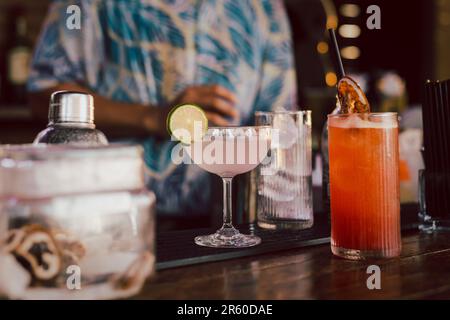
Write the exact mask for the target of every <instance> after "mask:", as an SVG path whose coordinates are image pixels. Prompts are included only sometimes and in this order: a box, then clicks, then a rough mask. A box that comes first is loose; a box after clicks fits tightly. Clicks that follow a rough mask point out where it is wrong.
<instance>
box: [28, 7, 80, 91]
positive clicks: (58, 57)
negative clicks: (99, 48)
mask: <svg viewBox="0 0 450 320" xmlns="http://www.w3.org/2000/svg"><path fill="white" fill-rule="evenodd" d="M72 2H75V3H78V7H79V8H81V7H82V6H81V3H80V2H77V1H72ZM69 5H70V4H69V3H66V1H53V2H52V3H51V4H50V7H49V10H48V13H47V16H46V19H45V21H44V24H43V27H42V30H41V34H40V36H39V39H38V42H37V45H36V47H35V50H34V54H33V58H32V61H31V66H30V68H31V69H30V77H29V80H28V84H27V86H28V90H29V91H40V90H44V89H47V88H50V87H53V86H55V85H57V84H60V83H65V82H80V83H82V82H85V79H86V75H85V74H84V70H85V68H84V60H83V38H84V37H85V36H84V35H83V33H84V32H89V30H86V28H83V27H82V28H81V29H69V27H68V26H67V24H66V20H67V18H68V17H69V16H70V14H68V13H67V12H66V11H67V8H68V6H69ZM81 18H82V19H84V12H83V13H82V14H81Z"/></svg>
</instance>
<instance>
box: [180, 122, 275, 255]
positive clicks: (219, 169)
mask: <svg viewBox="0 0 450 320" xmlns="http://www.w3.org/2000/svg"><path fill="white" fill-rule="evenodd" d="M270 141H271V129H270V127H269V126H253V127H211V128H209V129H208V131H207V132H206V134H205V135H204V136H203V137H202V139H201V140H200V141H196V142H193V143H192V144H191V145H189V146H185V150H186V151H187V153H188V154H189V156H190V157H191V159H192V161H193V162H194V163H195V164H197V165H198V166H199V167H200V168H202V169H203V170H206V171H208V172H211V173H214V174H217V175H218V176H220V177H221V178H222V180H223V225H222V228H220V229H219V230H217V232H216V233H214V234H210V235H204V236H198V237H196V238H195V243H196V244H198V245H201V246H206V247H217V248H243V247H251V246H255V245H257V244H259V243H260V242H261V238H259V237H257V236H255V235H245V234H242V233H240V232H239V231H238V230H237V229H236V228H235V227H233V223H232V206H231V205H232V202H231V201H232V200H231V194H232V190H231V186H232V180H233V177H234V176H236V175H238V174H241V173H245V172H248V171H251V170H253V169H254V168H255V167H257V166H258V165H259V164H260V163H261V162H262V161H263V160H264V159H265V157H266V156H267V152H268V150H269V147H270Z"/></svg>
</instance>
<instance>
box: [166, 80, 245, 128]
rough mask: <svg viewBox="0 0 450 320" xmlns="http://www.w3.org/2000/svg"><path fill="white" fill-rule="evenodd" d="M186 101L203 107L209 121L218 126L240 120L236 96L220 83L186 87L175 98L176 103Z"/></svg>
mask: <svg viewBox="0 0 450 320" xmlns="http://www.w3.org/2000/svg"><path fill="white" fill-rule="evenodd" d="M184 103H192V104H196V105H199V106H200V107H202V108H203V110H204V111H205V113H206V117H207V118H208V121H209V122H210V123H211V124H213V125H216V126H228V125H230V124H232V123H236V122H237V121H238V120H239V111H238V110H237V108H236V103H237V98H236V96H235V95H234V93H232V92H231V91H229V90H228V89H226V88H224V87H222V86H219V85H201V86H191V87H188V88H186V89H185V90H184V91H183V92H182V93H181V94H180V95H179V96H178V98H177V99H176V100H175V104H184ZM175 104H174V105H175Z"/></svg>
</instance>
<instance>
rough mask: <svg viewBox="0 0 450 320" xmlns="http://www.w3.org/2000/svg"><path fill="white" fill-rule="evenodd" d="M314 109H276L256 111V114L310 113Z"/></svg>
mask: <svg viewBox="0 0 450 320" xmlns="http://www.w3.org/2000/svg"><path fill="white" fill-rule="evenodd" d="M308 113H312V110H295V111H294V110H274V111H255V115H273V114H295V115H298V114H302V115H303V114H308Z"/></svg>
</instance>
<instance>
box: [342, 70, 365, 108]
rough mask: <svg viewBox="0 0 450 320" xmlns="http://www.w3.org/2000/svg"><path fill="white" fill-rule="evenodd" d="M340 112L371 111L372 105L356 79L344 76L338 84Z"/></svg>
mask: <svg viewBox="0 0 450 320" xmlns="http://www.w3.org/2000/svg"><path fill="white" fill-rule="evenodd" d="M337 91H338V99H339V102H340V104H341V112H340V113H369V112H370V105H369V101H368V100H367V97H366V95H365V94H364V92H363V90H362V89H361V88H360V86H359V85H358V84H357V83H356V81H355V80H353V79H352V78H350V77H349V76H344V77H342V79H341V80H339V82H338V84H337Z"/></svg>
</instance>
